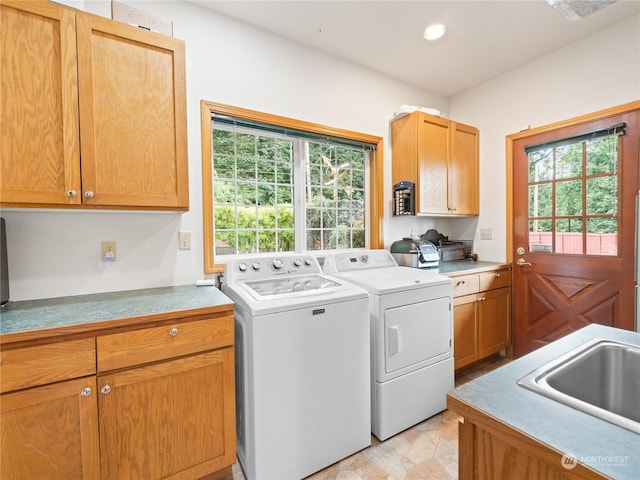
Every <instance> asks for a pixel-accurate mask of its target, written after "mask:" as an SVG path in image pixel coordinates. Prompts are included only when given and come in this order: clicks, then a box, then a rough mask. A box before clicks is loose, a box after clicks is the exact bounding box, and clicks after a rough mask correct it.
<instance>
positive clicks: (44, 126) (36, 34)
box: [0, 0, 80, 205]
mask: <svg viewBox="0 0 640 480" xmlns="http://www.w3.org/2000/svg"><path fill="white" fill-rule="evenodd" d="M0 92H1V94H0V96H1V97H2V101H0V124H2V135H0V165H1V168H2V171H1V175H0V200H1V201H2V203H3V204H5V203H39V204H54V205H65V204H72V205H77V204H79V203H80V196H79V195H77V196H75V197H71V196H69V195H68V194H67V192H69V191H76V192H80V140H79V138H80V137H79V130H78V129H79V117H78V71H77V55H76V30H75V14H74V13H73V11H71V10H68V9H63V8H61V7H59V6H57V5H55V4H54V3H48V2H42V1H39V2H35V1H31V2H28V1H6V0H2V2H1V3H0Z"/></svg>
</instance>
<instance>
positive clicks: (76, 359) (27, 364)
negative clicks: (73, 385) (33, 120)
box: [0, 338, 96, 393]
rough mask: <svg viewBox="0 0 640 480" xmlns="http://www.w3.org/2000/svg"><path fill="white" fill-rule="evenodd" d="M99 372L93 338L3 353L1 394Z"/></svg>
mask: <svg viewBox="0 0 640 480" xmlns="http://www.w3.org/2000/svg"><path fill="white" fill-rule="evenodd" d="M95 372H96V346H95V340H94V339H93V338H83V339H80V340H71V341H68V342H58V343H50V344H46V345H36V346H34V347H24V348H16V349H14V350H3V351H2V352H0V392H2V393H4V392H10V391H12V390H20V389H22V388H28V387H34V386H36V385H45V384H47V383H53V382H58V381H61V380H68V379H71V378H78V377H84V376H87V375H92V374H94V373H95Z"/></svg>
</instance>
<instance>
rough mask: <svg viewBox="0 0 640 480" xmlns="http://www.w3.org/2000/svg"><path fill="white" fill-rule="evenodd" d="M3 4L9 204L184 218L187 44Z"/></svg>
mask: <svg viewBox="0 0 640 480" xmlns="http://www.w3.org/2000/svg"><path fill="white" fill-rule="evenodd" d="M0 1H1V2H2V5H1V8H2V15H1V17H2V20H1V21H2V47H1V48H2V51H1V53H2V60H1V62H2V65H1V66H2V73H1V75H2V97H3V102H2V124H3V135H2V140H0V142H1V145H2V150H1V152H2V180H1V182H2V183H1V186H2V191H1V200H2V204H3V205H6V206H38V207H40V206H45V207H46V206H50V207H60V206H65V205H66V206H74V205H75V206H82V207H95V208H140V209H170V210H186V209H188V206H189V190H188V162H187V133H186V99H185V91H186V87H185V51H184V42H182V41H180V40H176V39H174V38H171V37H167V36H164V35H160V34H157V33H153V32H149V31H146V30H142V29H139V28H135V27H132V26H129V25H125V24H123V23H120V22H115V21H112V20H109V19H105V18H103V17H99V16H95V15H90V14H87V13H84V12H79V11H76V10H72V9H68V8H65V7H62V6H58V5H55V4H53V3H48V2H12V1H7V0H0ZM76 52H77V53H76ZM5 98H11V101H9V102H5ZM8 125H11V127H10V129H8V130H7V132H8V134H5V127H6V126H8Z"/></svg>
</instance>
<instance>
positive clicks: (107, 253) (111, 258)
mask: <svg viewBox="0 0 640 480" xmlns="http://www.w3.org/2000/svg"><path fill="white" fill-rule="evenodd" d="M116 258H117V257H116V241H115V240H106V241H103V242H102V261H103V262H115V261H116Z"/></svg>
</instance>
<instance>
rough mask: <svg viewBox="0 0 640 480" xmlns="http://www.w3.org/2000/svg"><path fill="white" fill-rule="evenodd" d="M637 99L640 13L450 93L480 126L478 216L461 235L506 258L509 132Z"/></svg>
mask: <svg viewBox="0 0 640 480" xmlns="http://www.w3.org/2000/svg"><path fill="white" fill-rule="evenodd" d="M635 100H640V16H636V17H632V18H629V19H627V20H625V21H623V22H621V23H618V24H616V25H614V26H612V27H610V28H608V29H606V30H604V31H602V32H599V33H597V34H595V35H592V36H590V37H588V38H586V39H583V40H582V41H579V42H577V43H574V44H572V45H570V46H568V47H565V48H563V49H560V50H557V51H555V52H553V53H552V54H549V55H547V56H545V57H542V58H540V59H538V60H536V61H533V62H530V63H528V64H526V65H524V66H523V67H521V68H518V69H516V70H513V71H511V72H509V73H507V74H505V75H502V76H500V77H497V78H494V79H492V80H491V81H488V82H486V83H484V84H482V85H479V86H477V87H474V88H472V89H470V90H468V91H466V92H464V93H462V94H460V95H457V96H456V97H454V98H452V99H451V102H450V113H451V118H454V119H456V120H459V121H461V122H465V123H470V124H471V125H475V126H477V127H478V128H479V129H480V158H481V161H480V217H479V218H478V219H474V220H460V221H458V222H457V223H456V225H455V227H456V228H459V229H460V230H459V231H458V232H456V235H457V236H459V237H461V238H462V237H472V236H473V235H475V245H474V246H475V249H476V251H477V252H478V254H479V256H480V258H481V259H485V260H488V259H491V260H497V261H503V260H504V259H505V258H506V240H505V239H506V234H507V232H506V206H505V196H506V189H505V185H506V182H507V181H509V180H508V179H506V174H505V165H506V156H505V137H506V136H507V135H509V134H512V133H516V132H519V131H520V130H523V129H526V128H528V127H538V126H542V125H547V124H550V123H555V122H558V121H562V120H566V119H570V118H573V117H577V116H580V115H584V114H588V113H592V112H595V111H598V110H603V109H605V108H609V107H614V106H617V105H621V104H623V103H627V102H631V101H635ZM476 227H477V228H476ZM481 228H491V229H492V230H493V236H492V237H493V238H492V240H490V241H488V240H479V230H480V229H481ZM453 230H455V229H454V228H452V231H453Z"/></svg>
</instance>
